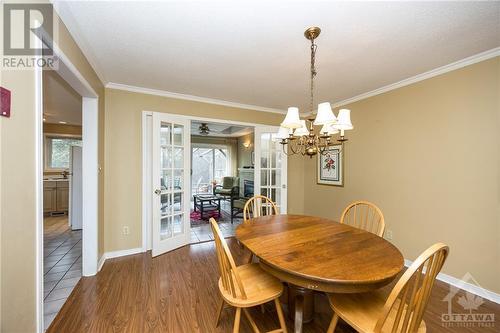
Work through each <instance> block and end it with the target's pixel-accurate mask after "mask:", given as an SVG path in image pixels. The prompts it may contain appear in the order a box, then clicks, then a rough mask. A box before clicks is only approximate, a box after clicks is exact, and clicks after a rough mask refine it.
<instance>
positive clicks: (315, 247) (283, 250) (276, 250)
mask: <svg viewBox="0 0 500 333" xmlns="http://www.w3.org/2000/svg"><path fill="white" fill-rule="evenodd" d="M235 236H236V238H237V239H238V241H239V242H240V243H241V244H243V246H244V247H246V248H247V249H248V250H249V251H250V252H252V253H253V255H254V256H255V257H257V259H258V262H259V265H260V266H261V267H262V269H263V270H265V271H266V272H268V273H270V274H272V275H274V276H275V277H276V278H278V279H280V280H281V281H283V282H285V283H286V284H287V286H288V314H289V316H290V317H291V318H292V320H294V324H295V332H296V333H299V332H302V326H303V323H308V322H310V321H311V320H312V319H313V316H314V293H315V292H325V293H360V292H369V291H372V290H375V289H378V288H381V287H383V286H385V285H387V284H389V283H390V282H391V281H393V280H394V278H395V277H396V276H397V275H398V274H399V273H400V272H401V270H402V269H403V265H404V260H403V255H402V254H401V252H400V251H399V250H398V249H397V248H396V247H395V246H394V245H393V244H391V243H390V242H388V241H387V240H385V239H384V238H382V237H379V236H377V235H375V234H373V233H370V232H368V231H364V230H362V229H358V228H354V227H351V226H349V225H347V224H341V223H338V222H336V221H333V220H330V219H327V218H323V217H316V216H306V215H268V216H261V217H256V218H253V219H250V220H248V221H245V222H243V223H242V224H241V225H239V226H238V227H237V228H236V234H235Z"/></svg>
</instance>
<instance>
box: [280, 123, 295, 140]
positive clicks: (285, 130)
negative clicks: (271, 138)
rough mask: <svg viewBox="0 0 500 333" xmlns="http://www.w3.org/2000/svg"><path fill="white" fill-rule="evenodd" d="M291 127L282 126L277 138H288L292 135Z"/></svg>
mask: <svg viewBox="0 0 500 333" xmlns="http://www.w3.org/2000/svg"><path fill="white" fill-rule="evenodd" d="M291 131H292V130H291V129H289V128H286V127H283V126H280V129H279V131H278V133H277V134H276V138H277V139H280V140H281V139H288V138H289V137H290V135H289V134H290V133H291Z"/></svg>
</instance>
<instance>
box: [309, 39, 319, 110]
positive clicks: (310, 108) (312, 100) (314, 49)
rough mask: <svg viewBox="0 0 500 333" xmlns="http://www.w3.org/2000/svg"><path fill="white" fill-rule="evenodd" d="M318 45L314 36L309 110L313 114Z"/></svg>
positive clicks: (312, 40)
mask: <svg viewBox="0 0 500 333" xmlns="http://www.w3.org/2000/svg"><path fill="white" fill-rule="evenodd" d="M317 48H318V46H317V45H316V44H315V43H314V38H312V39H311V103H310V105H309V111H310V112H311V115H312V113H313V110H314V77H315V76H316V74H317V71H316V49H317Z"/></svg>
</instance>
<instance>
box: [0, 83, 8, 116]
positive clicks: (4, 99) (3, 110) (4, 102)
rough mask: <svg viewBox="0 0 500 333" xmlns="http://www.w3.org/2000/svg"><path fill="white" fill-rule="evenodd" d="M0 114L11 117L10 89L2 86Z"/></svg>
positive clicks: (0, 89)
mask: <svg viewBox="0 0 500 333" xmlns="http://www.w3.org/2000/svg"><path fill="white" fill-rule="evenodd" d="M0 116H3V117H7V118H9V117H10V90H7V89H5V88H2V87H0Z"/></svg>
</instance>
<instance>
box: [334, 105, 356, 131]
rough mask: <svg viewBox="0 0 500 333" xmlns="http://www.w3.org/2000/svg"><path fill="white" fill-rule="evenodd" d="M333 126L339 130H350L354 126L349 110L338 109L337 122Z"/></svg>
mask: <svg viewBox="0 0 500 333" xmlns="http://www.w3.org/2000/svg"><path fill="white" fill-rule="evenodd" d="M333 128H336V129H339V130H352V129H353V128H354V127H353V126H352V123H351V110H348V109H340V111H339V116H338V117H337V122H336V123H335V124H333Z"/></svg>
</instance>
